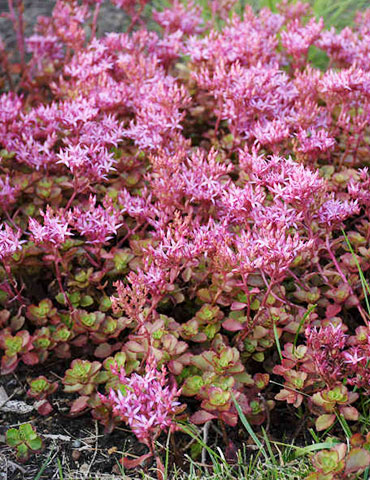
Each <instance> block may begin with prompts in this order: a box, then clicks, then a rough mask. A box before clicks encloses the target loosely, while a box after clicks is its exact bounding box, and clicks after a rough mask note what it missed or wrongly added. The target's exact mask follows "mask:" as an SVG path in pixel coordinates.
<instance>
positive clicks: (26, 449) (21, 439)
mask: <svg viewBox="0 0 370 480" xmlns="http://www.w3.org/2000/svg"><path fill="white" fill-rule="evenodd" d="M5 440H6V443H7V445H8V446H9V447H11V448H14V449H15V450H16V457H17V460H19V461H20V462H26V461H27V460H28V459H29V457H30V455H31V454H35V453H38V452H40V451H41V450H42V447H43V444H42V440H41V438H40V437H39V436H38V434H37V432H36V430H35V429H34V427H33V426H32V425H31V424H29V423H24V424H22V425H20V426H19V428H9V430H7V432H6V436H5Z"/></svg>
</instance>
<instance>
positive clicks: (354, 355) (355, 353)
mask: <svg viewBox="0 0 370 480" xmlns="http://www.w3.org/2000/svg"><path fill="white" fill-rule="evenodd" d="M343 357H344V358H345V359H346V360H344V363H350V364H351V365H357V364H358V363H360V362H361V361H362V360H364V359H366V357H364V356H363V357H361V356H360V353H359V348H358V347H353V348H351V349H350V350H349V351H348V352H343Z"/></svg>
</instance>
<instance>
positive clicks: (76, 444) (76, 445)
mask: <svg viewBox="0 0 370 480" xmlns="http://www.w3.org/2000/svg"><path fill="white" fill-rule="evenodd" d="M81 445H82V443H81V441H80V440H73V442H72V448H80V447H81Z"/></svg>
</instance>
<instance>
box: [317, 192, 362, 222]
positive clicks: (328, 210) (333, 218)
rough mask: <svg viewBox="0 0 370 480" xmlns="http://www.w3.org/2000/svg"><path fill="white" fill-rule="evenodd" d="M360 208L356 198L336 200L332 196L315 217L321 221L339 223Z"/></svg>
mask: <svg viewBox="0 0 370 480" xmlns="http://www.w3.org/2000/svg"><path fill="white" fill-rule="evenodd" d="M359 210H360V207H359V205H358V202H357V200H355V201H348V200H337V199H335V198H332V199H331V200H328V201H327V202H325V203H324V204H323V205H322V207H321V208H320V210H319V211H318V214H317V217H318V219H319V221H320V222H321V223H324V224H327V225H333V224H336V223H341V222H343V221H344V220H346V219H347V218H348V217H350V216H352V215H356V214H357V213H358V212H359Z"/></svg>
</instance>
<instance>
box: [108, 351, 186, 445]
mask: <svg viewBox="0 0 370 480" xmlns="http://www.w3.org/2000/svg"><path fill="white" fill-rule="evenodd" d="M145 371H146V374H145V375H143V376H141V375H138V374H137V373H133V374H132V375H131V376H130V377H126V376H125V372H124V370H121V371H120V372H118V371H117V370H116V369H114V368H112V372H113V373H114V374H115V375H117V376H118V378H119V381H120V384H121V385H120V387H121V388H118V389H117V391H115V390H113V389H111V390H110V393H109V396H108V397H105V396H103V395H100V398H101V399H102V400H103V402H104V403H106V404H108V405H110V406H111V407H112V408H113V412H114V414H115V415H117V416H119V417H120V418H121V419H122V420H123V421H124V422H125V423H127V424H128V425H129V426H130V427H131V429H132V431H133V432H134V434H135V435H136V436H137V438H138V439H139V440H140V441H141V442H143V443H145V444H146V445H148V446H152V445H153V441H154V440H155V439H156V438H157V437H158V436H159V435H160V433H161V432H162V431H165V430H167V429H168V428H170V429H174V428H175V423H174V420H173V417H174V415H175V413H176V410H177V407H178V406H179V405H180V402H178V401H177V398H178V396H179V394H180V391H179V390H178V389H177V387H176V385H173V386H172V387H170V386H169V385H168V383H167V379H166V369H165V367H164V366H163V367H162V369H161V371H158V370H157V362H156V360H155V358H154V357H150V358H149V359H148V361H147V363H146V367H145Z"/></svg>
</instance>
